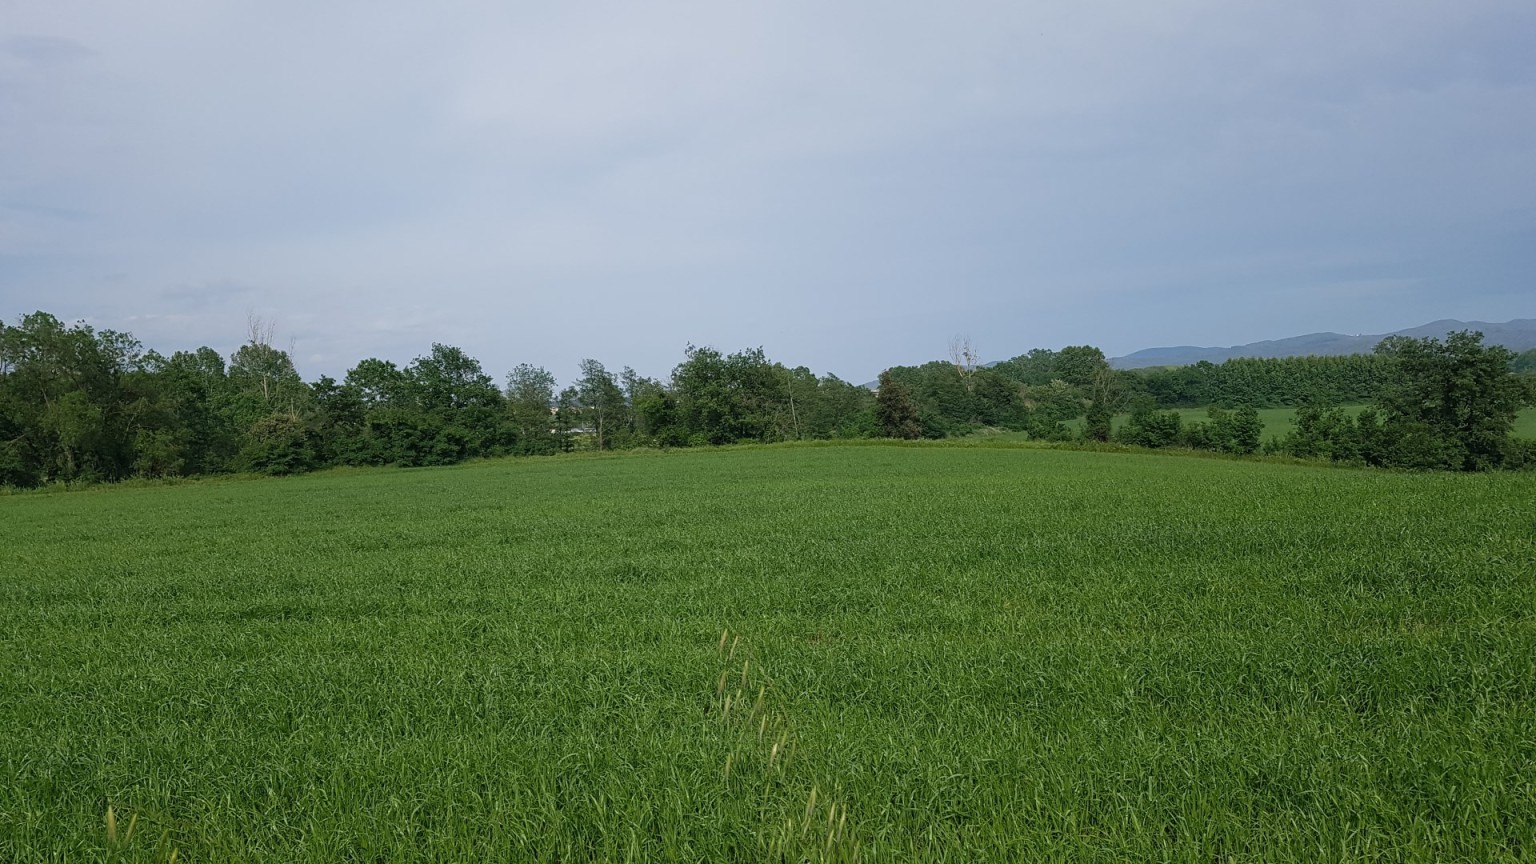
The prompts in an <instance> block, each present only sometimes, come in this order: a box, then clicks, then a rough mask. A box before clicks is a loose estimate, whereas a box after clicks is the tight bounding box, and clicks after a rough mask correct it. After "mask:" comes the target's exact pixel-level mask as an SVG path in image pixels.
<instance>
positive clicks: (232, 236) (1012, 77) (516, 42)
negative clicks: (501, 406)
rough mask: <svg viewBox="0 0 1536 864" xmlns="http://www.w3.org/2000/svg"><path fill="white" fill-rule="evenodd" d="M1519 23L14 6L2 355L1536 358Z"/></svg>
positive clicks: (1214, 3) (323, 364)
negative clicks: (50, 319) (1250, 351)
mask: <svg viewBox="0 0 1536 864" xmlns="http://www.w3.org/2000/svg"><path fill="white" fill-rule="evenodd" d="M1533 45H1536V4H1533V3H1531V2H1530V0H1457V2H1454V3H1450V2H1443V0H1434V2H1422V0H1355V2H1350V3H1336V2H1313V0H1290V2H1245V0H1211V2H1199V0H1159V2H1157V3H1147V2H1142V0H1124V2H1107V0H1081V2H1071V3H1061V2H1051V3H1043V2H1028V0H1011V2H969V0H956V2H950V3H934V2H931V0H928V2H906V0H885V2H879V3H875V2H860V3H826V2H800V0H775V2H765V3H760V2H753V0H740V2H729V3H719V2H672V0H652V2H647V3H643V4H642V3H604V2H577V3H537V4H535V3H520V2H506V0H501V2H474V0H464V2H445V3H432V4H427V3H420V2H398V0H368V2H354V0H330V2H325V3H314V2H290V0H263V2H260V3H257V2H245V3H232V2H218V0H137V2H134V3H110V2H102V0H88V2H87V0H0V317H3V318H5V319H6V320H9V321H12V322H14V320H15V319H16V318H17V317H18V316H20V315H21V314H24V313H27V312H31V311H33V310H38V309H41V310H45V311H48V312H51V313H53V314H55V315H57V316H59V317H60V318H64V319H66V320H76V319H81V320H85V321H86V322H88V323H90V324H91V325H93V326H96V327H98V328H111V329H116V330H126V331H129V332H131V333H133V334H134V335H135V336H137V337H138V338H139V339H140V340H141V341H143V342H144V343H145V344H146V345H147V346H148V347H152V348H155V349H158V350H160V351H162V352H164V353H169V352H170V351H173V350H180V349H188V348H195V347H197V346H199V345H210V346H212V347H214V348H217V349H219V350H220V351H221V352H224V353H226V354H228V353H229V352H230V351H232V350H233V349H234V348H235V347H237V346H238V345H239V344H240V343H241V342H242V341H243V340H244V338H245V336H246V333H247V323H248V321H249V319H250V318H251V317H252V316H256V317H259V318H261V319H262V320H264V321H265V322H267V323H269V324H271V325H272V326H273V327H274V328H275V331H276V343H277V344H279V346H280V347H285V348H289V349H290V350H291V351H292V353H293V356H294V359H295V361H296V363H297V365H298V367H299V370H300V372H301V373H302V374H304V375H305V376H306V377H307V378H311V379H313V378H314V377H317V376H318V375H320V374H329V375H332V376H336V377H340V376H341V375H342V374H344V373H345V371H346V370H347V369H348V368H350V367H351V366H353V365H355V363H356V362H357V361H358V360H361V359H363V358H366V357H379V358H382V359H387V360H393V361H395V362H397V363H400V364H402V365H403V364H405V363H407V362H409V361H410V360H411V359H412V358H414V357H416V356H419V355H422V354H426V353H427V352H428V351H429V350H430V348H431V345H432V343H434V342H442V343H446V344H451V345H455V346H458V347H460V348H463V349H464V350H465V351H467V352H469V353H470V354H472V355H473V356H475V357H477V358H478V359H479V360H480V361H481V363H482V365H483V366H484V367H485V370H486V371H487V372H488V373H490V374H492V375H493V376H496V377H497V378H498V379H499V378H502V377H503V376H504V375H505V373H506V372H507V371H508V370H510V369H511V368H512V367H513V366H515V365H516V364H518V363H525V362H526V363H533V364H536V365H542V366H545V367H546V368H548V369H550V370H551V371H553V372H555V373H556V375H558V376H559V377H560V378H561V379H563V380H567V381H568V380H570V379H572V378H574V377H575V376H576V367H577V363H578V361H579V360H580V359H581V358H584V357H592V358H595V359H598V360H600V361H602V362H603V363H605V364H607V365H608V367H609V368H610V369H614V370H617V369H619V368H621V367H623V366H632V367H634V368H635V369H636V370H637V371H638V372H640V373H641V374H645V375H650V376H655V377H659V378H665V377H666V376H667V374H668V373H669V372H670V370H671V369H672V367H673V366H675V365H676V364H677V363H678V362H680V361H681V359H682V357H683V352H684V350H685V348H686V346H687V345H689V344H696V345H710V346H713V347H716V348H719V349H721V350H723V351H728V352H729V351H735V350H739V349H743V348H754V347H762V348H763V349H764V350H765V351H766V352H767V354H768V356H769V357H770V358H772V359H775V360H779V361H781V362H784V363H787V364H788V365H791V366H797V365H805V366H809V367H810V368H812V369H813V370H815V371H817V372H819V373H828V372H830V373H834V374H837V375H839V376H841V377H843V378H845V379H847V380H851V381H856V382H862V381H866V380H870V379H872V378H874V377H875V376H876V374H877V373H878V372H879V371H880V370H881V369H883V368H885V367H887V366H890V365H896V364H906V363H920V362H923V361H926V360H931V359H938V358H942V357H944V356H946V354H947V350H948V346H949V344H950V341H951V339H952V338H954V337H956V336H966V337H969V339H970V340H971V342H972V344H973V345H974V346H975V347H976V349H977V350H978V352H979V353H980V355H981V359H982V360H984V361H990V360H1000V359H1006V358H1008V357H1012V356H1015V355H1017V354H1020V353H1023V352H1024V351H1027V350H1028V349H1030V348H1034V347H1047V348H1059V347H1061V346H1064V345H1069V344H1085V343H1087V344H1094V345H1098V346H1100V347H1102V348H1103V349H1104V350H1105V351H1106V353H1108V354H1110V355H1111V356H1116V355H1120V354H1125V353H1129V352H1131V351H1134V350H1137V349H1140V348H1147V347H1153V346H1161V345H1182V344H1194V345H1231V344H1238V343H1243V342H1249V341H1255V340H1259V339H1270V338H1281V337H1285V336H1291V335H1297V334H1301V333H1308V332H1314V331H1321V330H1332V331H1338V332H1346V333H1380V332H1387V331H1390V330H1396V329H1400V328H1405V327H1410V326H1414V325H1417V324H1422V323H1426V322H1428V321H1431V320H1435V319H1439V318H1459V319H1463V320H1484V321H1503V320H1508V319H1510V318H1520V317H1536V277H1533V275H1532V274H1533V273H1536V50H1532V48H1531V46H1533Z"/></svg>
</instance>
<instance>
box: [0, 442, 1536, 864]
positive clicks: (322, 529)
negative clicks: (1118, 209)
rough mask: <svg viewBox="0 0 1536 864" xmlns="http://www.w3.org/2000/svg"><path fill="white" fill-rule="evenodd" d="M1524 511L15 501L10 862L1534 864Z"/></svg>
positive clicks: (386, 498) (792, 501) (528, 463)
mask: <svg viewBox="0 0 1536 864" xmlns="http://www.w3.org/2000/svg"><path fill="white" fill-rule="evenodd" d="M1533 514H1536V477H1533V476H1531V475H1488V476H1443V475H1407V474H1394V473H1386V472H1364V471H1340V470H1333V469H1325V468H1310V467H1298V466H1283V465H1269V464H1262V463H1252V462H1238V461H1222V460H1209V459H1187V458H1181V457H1170V456H1139V455H1126V454H1114V455H1109V454H1097V453H1086V452H1067V451H1052V450H1040V449H987V448H955V447H949V448H927V447H909V448H903V447H879V446H864V447H830V446H829V447H803V448H781V449H737V450H724V451H714V452H678V453H667V454H641V455H633V456H625V457H615V458H601V459H555V460H547V461H540V460H525V461H507V462H484V463H479V464H475V465H469V466H460V467H457V468H447V469H433V470H418V471H397V470H379V471H369V472H348V473H342V474H327V475H318V476H310V477H301V478H292V479H286V480H277V481H255V482H220V483H197V484H185V485H181V486H173V487H158V488H157V487H142V488H115V489H109V490H104V491H102V492H100V493H93V494H89V495H51V496H50V495H36V496H13V497H9V498H4V499H0V550H3V551H0V555H3V561H4V566H3V567H0V860H5V861H11V860H15V861H82V860H83V861H91V860H119V861H165V860H168V858H169V857H170V855H172V854H173V853H174V854H176V855H179V856H180V857H179V859H178V860H183V861H345V860H353V861H365V860H366V861H375V860H388V861H396V860H438V861H467V860H531V861H540V860H543V861H571V860H593V859H595V860H675V861H731V860H736V861H761V860H786V861H800V860H855V859H857V860H862V861H913V860H932V861H1016V860H1189V861H1195V860H1199V861H1216V860H1221V861H1240V860H1252V861H1315V860H1384V861H1386V860H1391V861H1396V860H1424V861H1430V860H1436V861H1446V860H1467V861H1473V860H1476V861H1486V860H1522V859H1529V858H1530V857H1531V856H1532V855H1536V847H1533V842H1536V841H1533V838H1536V786H1533V778H1536V617H1533V610H1536V542H1533V537H1536V517H1533ZM722 634H723V635H722ZM103 814H111V816H110V818H111V821H112V824H115V826H116V827H111V825H108V824H104V821H103ZM129 825H132V826H134V827H133V831H132V834H131V836H129V832H128V826H129Z"/></svg>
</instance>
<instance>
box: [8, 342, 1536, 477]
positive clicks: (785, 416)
mask: <svg viewBox="0 0 1536 864" xmlns="http://www.w3.org/2000/svg"><path fill="white" fill-rule="evenodd" d="M273 335H274V334H273V332H272V328H271V327H270V326H266V325H263V324H262V323H261V322H260V321H253V322H251V327H250V329H249V333H248V338H247V340H246V342H245V344H243V345H242V346H241V347H240V348H239V349H238V350H236V351H235V352H234V353H233V354H232V355H231V356H230V357H229V358H228V359H227V360H226V359H225V358H224V357H223V356H222V355H221V354H219V352H217V351H215V350H213V349H211V348H207V347H203V348H199V349H197V350H195V351H177V352H174V353H172V354H170V355H169V356H166V355H164V354H161V353H159V352H156V351H153V350H146V349H145V348H144V347H143V346H142V345H141V344H140V343H139V342H138V341H137V340H135V339H134V338H133V337H132V336H131V335H129V334H126V333H120V332H116V331H112V330H96V329H93V328H92V327H90V326H88V325H86V324H84V323H76V324H73V325H67V324H65V323H64V322H62V321H60V320H59V319H58V318H56V317H54V316H52V315H49V314H47V313H44V312H37V313H33V314H31V315H26V316H23V317H22V318H21V319H20V320H19V321H18V322H17V323H16V324H15V325H6V324H3V323H0V485H6V486H16V487H35V486H40V485H45V484H51V483H69V482H79V481H84V482H92V481H113V480H121V479H124V478H127V477H134V476H139V477H174V476H189V475H205V474H218V473H226V472H261V473H269V474H290V473H297V472H302V471H308V470H312V469H316V468H321V467H326V466H334V465H399V466H421V465H442V464H450V463H454V462H458V461H461V460H464V459H467V458H471V457H480V456H505V455H540V454H551V453H557V452H562V451H566V450H571V449H576V448H590V449H598V450H610V449H624V448H633V447H690V446H704V445H719V444H731V443H738V442H773V441H786V440H801V439H836V438H870V437H892V438H923V437H927V438H943V437H952V436H958V435H965V434H969V433H971V432H974V431H976V430H978V429H981V428H994V429H1005V430H1014V431H1018V432H1023V433H1025V434H1027V435H1028V436H1029V437H1031V438H1036V439H1044V440H1059V441H1067V440H1074V439H1077V440H1085V441H1101V442H1102V441H1112V440H1113V441H1119V442H1122V443H1126V444H1133V445H1138V446H1144V447H1168V446H1177V447H1192V448H1199V449H1210V450H1217V451H1222V452H1228V453H1236V454H1244V453H1253V452H1255V451H1257V450H1259V449H1260V448H1261V446H1264V445H1263V444H1262V442H1260V441H1259V436H1260V435H1261V433H1262V428H1263V425H1262V423H1261V422H1259V419H1258V415H1257V412H1256V410H1255V409H1256V408H1258V407H1265V406H1269V405H1275V404H1282V405H1300V406H1302V410H1301V411H1300V412H1299V413H1298V422H1297V424H1296V429H1295V430H1294V431H1293V432H1292V433H1291V434H1290V435H1289V436H1288V437H1287V438H1285V439H1282V440H1279V441H1275V442H1271V443H1270V444H1269V445H1268V446H1269V448H1270V449H1272V450H1278V451H1280V452H1287V453H1292V454H1294V455H1298V456H1304V457H1308V458H1330V459H1337V460H1340V461H1356V462H1363V463H1366V464H1379V465H1406V466H1412V467H1437V468H1455V469H1474V470H1475V469H1483V468H1493V467H1509V466H1513V465H1518V464H1523V462H1525V461H1531V460H1530V457H1529V456H1528V455H1525V454H1527V450H1528V449H1529V448H1526V449H1525V450H1522V449H1521V447H1522V446H1523V445H1519V444H1516V443H1515V442H1512V441H1511V440H1510V438H1509V427H1510V424H1511V423H1512V422H1513V418H1514V414H1515V412H1516V411H1518V409H1519V407H1520V406H1521V405H1522V404H1527V403H1530V402H1532V401H1533V399H1532V389H1533V388H1532V387H1531V386H1530V382H1531V381H1532V380H1536V377H1533V376H1517V375H1516V374H1514V371H1513V370H1516V369H1530V368H1532V367H1536V356H1533V355H1536V352H1526V354H1524V355H1520V356H1518V357H1517V356H1515V355H1513V354H1512V353H1511V352H1508V351H1506V350H1505V349H1502V348H1496V347H1489V346H1484V345H1482V344H1481V337H1480V335H1477V334H1455V335H1453V336H1452V337H1450V338H1448V339H1447V340H1446V341H1445V342H1444V343H1441V342H1438V341H1436V340H1405V339H1401V338H1397V337H1394V339H1389V340H1387V341H1386V342H1384V343H1383V344H1382V346H1381V347H1379V348H1378V350H1377V352H1376V353H1375V354H1373V355H1366V356H1359V357H1352V358H1333V357H1328V358H1317V357H1310V358H1289V359H1284V360H1230V361H1227V362H1226V363H1223V364H1219V365H1218V364H1210V363H1201V364H1195V365H1194V366H1189V367H1181V368H1178V369H1159V370H1137V371H1124V370H1114V369H1111V368H1110V366H1109V363H1108V361H1107V360H1106V359H1105V357H1104V354H1103V352H1102V351H1100V350H1099V349H1097V348H1094V347H1092V346H1071V347H1067V348H1064V349H1062V350H1060V351H1050V350H1045V349H1037V350H1034V351H1030V352H1028V353H1027V354H1023V355H1020V356H1018V357H1014V358H1012V359H1010V360H1006V361H1003V362H1001V363H997V364H993V365H991V366H985V367H984V366H981V365H979V364H978V363H977V362H976V357H975V352H974V351H972V350H971V349H970V348H969V346H968V345H966V346H958V347H956V346H952V350H951V356H950V358H949V360H947V361H943V360H940V361H934V362H931V363H927V364H923V365H921V366H898V367H893V368H891V369H889V370H887V371H886V372H884V373H882V375H881V377H880V383H879V387H878V388H877V391H875V392H872V391H871V390H870V389H868V388H866V387H863V386H859V385H855V384H851V383H849V382H846V381H843V380H841V379H839V378H837V377H836V376H835V375H824V376H818V375H816V374H815V373H813V372H812V371H811V370H809V369H807V368H805V367H803V366H801V367H794V368H790V367H788V366H785V365H784V364H782V363H777V362H774V361H771V360H770V359H768V358H767V357H766V356H765V355H764V353H763V351H762V350H761V349H748V350H742V351H738V352H735V353H730V354H726V353H722V352H720V351H718V350H716V349H714V348H709V347H698V346H688V348H687V349H686V351H685V352H684V356H683V359H682V361H681V362H680V363H679V364H678V365H677V366H676V367H675V368H674V369H673V370H672V373H671V375H670V376H669V378H668V379H667V380H666V381H661V380H657V379H653V378H648V377H645V376H642V375H639V374H637V373H636V372H635V371H634V370H632V369H630V368H628V367H624V368H622V369H620V370H619V371H618V372H614V371H611V370H610V369H608V368H607V367H606V366H604V365H603V364H602V363H600V362H598V361H596V360H592V359H587V360H583V361H581V363H580V364H579V367H578V370H577V371H578V375H577V377H576V379H575V380H574V381H573V382H571V383H569V384H568V385H567V386H564V387H561V386H560V384H559V381H558V380H557V378H556V376H555V375H554V374H553V373H551V372H550V371H548V370H547V369H544V368H542V367H539V366H534V365H529V364H524V365H520V366H518V367H516V368H515V369H513V370H512V371H511V372H510V373H509V374H508V375H507V376H506V377H505V379H504V380H503V381H502V382H497V381H496V380H495V379H493V378H492V377H491V376H490V375H489V374H487V373H486V372H485V371H484V369H483V368H482V367H481V365H480V363H479V361H477V360H476V359H475V358H473V357H471V356H470V355H469V354H467V353H466V352H464V351H463V350H462V349H459V348H456V347H453V346H450V345H444V344H434V345H432V347H431V349H430V351H428V352H427V353H426V354H423V355H422V356H420V357H417V358H416V359H415V360H413V361H412V362H410V363H408V364H406V365H404V366H399V365H397V364H395V363H393V362H391V361H388V360H381V359H378V358H369V359H365V360H362V361H360V362H359V363H357V364H356V365H355V366H354V367H353V368H352V369H350V370H349V371H348V372H347V373H346V374H345V375H344V376H343V378H342V379H341V380H339V381H338V380H335V379H333V378H331V377H329V376H321V377H320V378H319V379H317V380H315V381H313V382H307V381H305V380H304V379H303V378H302V377H301V376H300V374H299V372H298V370H297V369H296V368H295V366H294V363H293V359H292V357H290V356H289V353H288V352H286V351H283V350H281V349H279V348H277V347H276V346H275V345H274V344H273ZM1356 401H1373V402H1375V403H1376V408H1375V409H1373V410H1370V411H1366V412H1360V413H1359V414H1358V415H1349V414H1347V413H1345V412H1343V411H1342V409H1336V408H1333V407H1331V406H1334V405H1337V404H1339V403H1341V402H1356ZM1198 404H1205V405H1211V406H1213V407H1212V409H1211V412H1210V415H1209V417H1208V419H1207V420H1206V421H1204V422H1197V423H1186V422H1184V421H1183V420H1182V419H1181V418H1180V416H1179V415H1178V414H1177V413H1174V412H1171V411H1168V410H1166V409H1168V408H1171V407H1178V406H1184V405H1198ZM1127 411H1128V412H1129V413H1130V417H1129V419H1128V420H1126V421H1125V422H1124V423H1122V424H1121V425H1120V427H1119V428H1118V429H1115V428H1112V423H1111V418H1112V417H1113V416H1114V415H1116V414H1121V413H1124V412H1127Z"/></svg>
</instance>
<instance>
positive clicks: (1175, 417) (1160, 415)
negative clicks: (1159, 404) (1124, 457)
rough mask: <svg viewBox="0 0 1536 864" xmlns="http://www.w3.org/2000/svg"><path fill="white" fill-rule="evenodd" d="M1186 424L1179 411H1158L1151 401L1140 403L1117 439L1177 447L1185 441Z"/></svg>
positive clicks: (1137, 444)
mask: <svg viewBox="0 0 1536 864" xmlns="http://www.w3.org/2000/svg"><path fill="white" fill-rule="evenodd" d="M1183 432H1184V425H1183V420H1182V419H1181V418H1180V417H1179V414H1178V412H1177V411H1158V410H1157V409H1156V408H1154V407H1153V406H1152V404H1151V403H1150V402H1145V401H1144V402H1141V403H1138V404H1137V405H1136V407H1135V409H1134V410H1132V411H1131V418H1130V420H1128V421H1126V424H1125V425H1124V426H1122V427H1120V431H1119V433H1118V434H1117V435H1116V436H1115V437H1116V440H1118V441H1120V442H1121V443H1124V444H1134V445H1136V446H1137V447H1177V446H1179V445H1180V444H1182V443H1184V437H1183Z"/></svg>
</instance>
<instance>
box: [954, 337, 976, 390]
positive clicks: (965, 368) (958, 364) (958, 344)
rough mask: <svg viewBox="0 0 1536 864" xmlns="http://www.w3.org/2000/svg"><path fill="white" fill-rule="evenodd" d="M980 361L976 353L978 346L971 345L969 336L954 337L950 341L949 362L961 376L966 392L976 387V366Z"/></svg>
mask: <svg viewBox="0 0 1536 864" xmlns="http://www.w3.org/2000/svg"><path fill="white" fill-rule="evenodd" d="M979 359H980V357H979V355H978V354H977V353H976V346H975V345H973V344H971V337H969V336H954V337H951V338H950V340H949V362H950V363H953V364H954V366H955V371H956V372H957V373H959V375H960V381H961V383H962V384H964V385H965V390H966V392H968V393H969V392H971V390H973V389H974V388H975V386H976V381H975V378H976V366H977V361H978V360H979Z"/></svg>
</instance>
